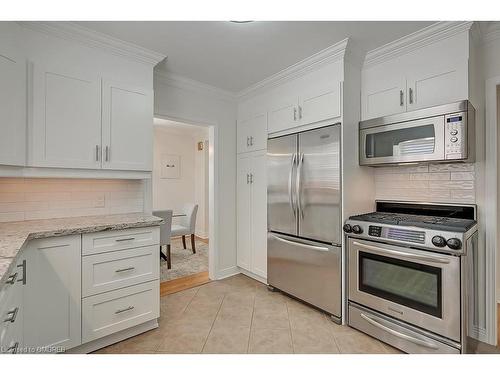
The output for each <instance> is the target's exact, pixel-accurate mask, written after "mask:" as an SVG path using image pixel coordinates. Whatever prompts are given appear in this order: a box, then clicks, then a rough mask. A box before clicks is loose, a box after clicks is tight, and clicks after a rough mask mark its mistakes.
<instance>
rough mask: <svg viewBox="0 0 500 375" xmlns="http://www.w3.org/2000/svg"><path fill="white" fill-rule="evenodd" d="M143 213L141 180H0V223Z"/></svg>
mask: <svg viewBox="0 0 500 375" xmlns="http://www.w3.org/2000/svg"><path fill="white" fill-rule="evenodd" d="M143 210H144V195H143V182H142V181H141V180H93V179H62V178H44V179H42V178H0V222H5V221H18V220H33V219H51V218H60V217H75V216H89V215H104V214H119V213H127V212H142V211H143Z"/></svg>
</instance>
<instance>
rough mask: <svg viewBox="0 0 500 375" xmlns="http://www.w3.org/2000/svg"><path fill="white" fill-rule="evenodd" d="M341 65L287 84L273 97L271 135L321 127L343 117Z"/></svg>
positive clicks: (270, 116) (270, 108) (334, 64)
mask: <svg viewBox="0 0 500 375" xmlns="http://www.w3.org/2000/svg"><path fill="white" fill-rule="evenodd" d="M341 77H342V63H341V62H340V61H337V62H334V63H332V64H328V65H326V66H324V67H322V68H320V69H318V70H315V71H312V72H309V73H307V74H304V75H303V76H301V77H299V78H296V79H294V80H292V81H290V82H287V83H285V84H283V85H281V86H279V87H277V88H276V89H274V90H273V91H272V93H271V95H270V96H271V99H270V104H269V107H268V111H269V126H268V132H269V133H276V132H280V131H283V130H287V129H291V128H294V127H297V126H304V125H309V124H318V125H321V123H322V122H325V124H324V125H326V124H327V123H326V121H328V120H330V119H333V118H336V117H340V115H341V95H342V91H341V81H342V78H341Z"/></svg>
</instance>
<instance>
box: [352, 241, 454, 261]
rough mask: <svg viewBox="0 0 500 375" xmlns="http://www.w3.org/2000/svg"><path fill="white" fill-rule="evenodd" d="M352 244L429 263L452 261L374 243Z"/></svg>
mask: <svg viewBox="0 0 500 375" xmlns="http://www.w3.org/2000/svg"><path fill="white" fill-rule="evenodd" d="M352 244H353V245H354V246H359V247H362V248H365V249H367V250H372V251H376V252H378V253H383V254H384V253H385V254H387V255H394V256H398V257H403V258H407V259H416V260H421V261H424V262H429V263H442V264H448V263H450V261H449V260H448V259H446V258H443V257H438V256H434V255H419V254H414V253H407V252H404V251H398V250H391V249H385V248H383V247H378V246H372V245H365V244H364V243H361V242H357V241H353V242H352Z"/></svg>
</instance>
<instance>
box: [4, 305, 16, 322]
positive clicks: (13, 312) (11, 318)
mask: <svg viewBox="0 0 500 375" xmlns="http://www.w3.org/2000/svg"><path fill="white" fill-rule="evenodd" d="M18 311H19V307H16V308H15V309H13V310H10V311H9V312H8V313H7V316H9V315H10V316H9V317H8V318H6V319H4V322H10V323H14V322H15V321H16V318H17V313H18Z"/></svg>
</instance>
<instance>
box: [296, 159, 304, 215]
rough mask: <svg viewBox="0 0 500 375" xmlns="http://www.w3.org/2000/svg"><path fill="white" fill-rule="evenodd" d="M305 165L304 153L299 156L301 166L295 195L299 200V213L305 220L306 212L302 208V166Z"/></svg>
mask: <svg viewBox="0 0 500 375" xmlns="http://www.w3.org/2000/svg"><path fill="white" fill-rule="evenodd" d="M303 164H304V153H302V154H300V156H299V164H298V165H297V180H296V181H295V194H296V196H297V197H296V199H297V213H298V214H299V215H300V216H301V217H302V219H303V218H304V210H303V208H302V199H301V196H300V195H301V190H302V165H303Z"/></svg>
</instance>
